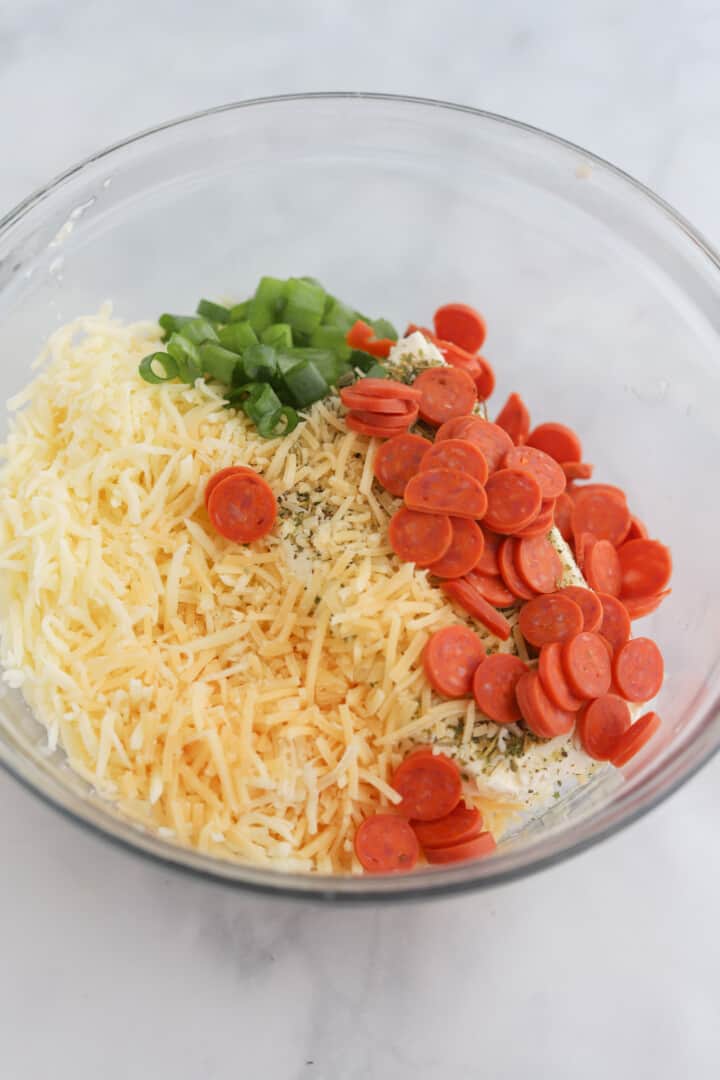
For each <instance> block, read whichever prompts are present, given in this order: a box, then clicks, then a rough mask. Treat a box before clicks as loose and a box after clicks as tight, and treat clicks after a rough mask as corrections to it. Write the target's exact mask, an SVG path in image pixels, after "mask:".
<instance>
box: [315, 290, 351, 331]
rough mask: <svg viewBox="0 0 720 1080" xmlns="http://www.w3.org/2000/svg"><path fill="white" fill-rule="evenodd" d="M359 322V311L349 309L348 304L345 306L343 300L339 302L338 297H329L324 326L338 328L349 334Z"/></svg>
mask: <svg viewBox="0 0 720 1080" xmlns="http://www.w3.org/2000/svg"><path fill="white" fill-rule="evenodd" d="M357 320H358V313H357V311H354V310H353V308H351V307H348V305H347V304H343V302H342V300H338V298H337V297H336V296H328V297H327V299H326V301H325V310H324V312H323V320H322V322H323V326H336V327H338V329H340V330H344V331H345V333H347V332H348V330H349V329H350V327H351V326H352V325H353V324H354V323H356V322H357Z"/></svg>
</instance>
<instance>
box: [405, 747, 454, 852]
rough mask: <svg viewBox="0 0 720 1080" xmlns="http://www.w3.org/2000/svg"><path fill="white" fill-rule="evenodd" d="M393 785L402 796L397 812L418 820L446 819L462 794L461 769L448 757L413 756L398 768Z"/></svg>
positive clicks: (435, 755)
mask: <svg viewBox="0 0 720 1080" xmlns="http://www.w3.org/2000/svg"><path fill="white" fill-rule="evenodd" d="M390 783H391V785H392V787H394V788H395V790H396V791H397V792H398V793H399V794H400V795H402V802H401V803H399V804H398V806H397V810H398V811H399V813H401V814H404V815H407V817H409V818H412V819H413V820H415V821H436V820H437V819H438V818H442V817H445V815H446V814H449V813H451V812H452V811H453V810H454V809H455V807H456V806H457V804H458V803H459V802H460V797H461V795H462V779H461V777H460V770H459V769H458V767H457V765H456V764H455V762H454V761H453V760H452V759H451V758H449V757H447V756H446V755H445V754H412V755H411V756H410V757H407V758H405V760H404V761H403V762H402V763H401V764H400V765H399V766H398V767H397V769H396V770H395V772H394V774H393V777H392V780H391V781H390ZM411 831H412V830H411ZM414 835H415V834H414V833H413V836H414Z"/></svg>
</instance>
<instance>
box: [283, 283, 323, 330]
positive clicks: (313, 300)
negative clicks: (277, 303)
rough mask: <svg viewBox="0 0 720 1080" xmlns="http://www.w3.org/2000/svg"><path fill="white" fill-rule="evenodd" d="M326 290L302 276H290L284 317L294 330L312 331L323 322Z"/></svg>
mask: <svg viewBox="0 0 720 1080" xmlns="http://www.w3.org/2000/svg"><path fill="white" fill-rule="evenodd" d="M326 295H327V294H326V293H325V290H324V289H323V288H322V286H320V285H312V284H311V283H310V282H309V281H303V280H302V279H301V278H290V280H289V281H288V283H287V303H286V305H285V312H284V319H285V322H288V323H290V325H291V326H292V328H293V330H300V331H302V332H303V333H305V334H310V333H312V331H313V330H315V329H316V328H317V327H318V326H319V325H320V323H321V321H322V317H323V312H324V310H325V296H326Z"/></svg>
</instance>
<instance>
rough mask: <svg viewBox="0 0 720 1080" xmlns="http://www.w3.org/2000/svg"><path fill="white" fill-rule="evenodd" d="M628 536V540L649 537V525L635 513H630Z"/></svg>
mask: <svg viewBox="0 0 720 1080" xmlns="http://www.w3.org/2000/svg"><path fill="white" fill-rule="evenodd" d="M627 538H628V540H647V538H648V531H647V526H646V525H645V524H644V523H643V522H642V521H641V520H640V518H639V517H635V515H634V514H631V515H630V532H629V533H628V534H627Z"/></svg>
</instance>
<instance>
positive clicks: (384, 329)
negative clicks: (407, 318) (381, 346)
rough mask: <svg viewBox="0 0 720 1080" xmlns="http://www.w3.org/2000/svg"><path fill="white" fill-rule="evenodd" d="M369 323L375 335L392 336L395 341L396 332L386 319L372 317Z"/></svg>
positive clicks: (396, 337)
mask: <svg viewBox="0 0 720 1080" xmlns="http://www.w3.org/2000/svg"><path fill="white" fill-rule="evenodd" d="M370 325H371V326H372V328H373V330H374V331H375V337H384V338H392V340H393V341H397V339H398V332H397V330H396V329H395V327H394V326H393V324H392V323H391V322H390V321H389V320H388V319H372V320H371V322H370Z"/></svg>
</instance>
